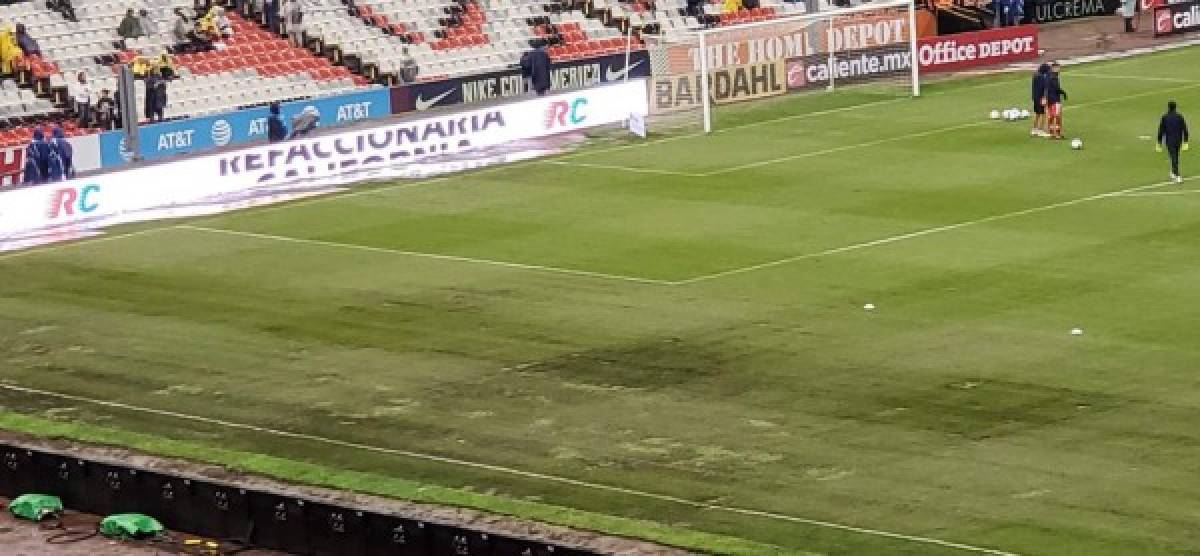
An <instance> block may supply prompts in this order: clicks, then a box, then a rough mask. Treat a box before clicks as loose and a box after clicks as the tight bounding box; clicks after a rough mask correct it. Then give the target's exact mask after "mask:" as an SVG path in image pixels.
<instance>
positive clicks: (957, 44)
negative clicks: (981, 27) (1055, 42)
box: [917, 25, 1038, 72]
mask: <svg viewBox="0 0 1200 556" xmlns="http://www.w3.org/2000/svg"><path fill="white" fill-rule="evenodd" d="M1037 57H1038V28H1037V26H1036V25H1020V26H1017V27H1001V28H999V29H988V30H986V31H975V32H972V33H959V34H956V35H944V36H940V37H926V38H923V39H920V40H918V41H917V59H918V60H919V61H920V63H921V71H922V72H936V71H958V70H964V69H970V68H977V67H981V66H989V65H994V64H1005V63H1011V62H1022V61H1027V60H1036V59H1037Z"/></svg>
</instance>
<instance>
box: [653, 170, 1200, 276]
mask: <svg viewBox="0 0 1200 556" xmlns="http://www.w3.org/2000/svg"><path fill="white" fill-rule="evenodd" d="M1197 177H1200V176H1197ZM1191 179H1195V178H1185V181H1186V180H1191ZM1172 183H1174V182H1172V181H1160V182H1156V183H1151V184H1148V185H1139V186H1136V187H1129V188H1126V189H1122V190H1120V191H1112V192H1109V193H1097V194H1095V195H1088V196H1086V197H1078V198H1075V199H1068V200H1066V201H1059V202H1057V203H1051V204H1049V205H1042V206H1039V207H1031V208H1027V209H1021V210H1016V211H1013V212H1006V213H1003V214H994V215H992V216H986V217H983V218H979V219H976V220H967V221H965V222H957V223H954V224H947V225H945V226H937V227H934V228H926V229H924V230H917V231H915V232H909V233H906V234H900V235H894V236H890V237H884V238H879V239H875V240H871V241H864V242H861V243H852V244H850V245H843V246H842V247H834V248H832V249H826V250H824V251H817V252H814V253H805V254H803V255H796V256H793V257H786V258H783V259H776V260H773V261H767V262H765V263H759V264H756V265H750V266H744V267H741V268H734V269H730V270H726V271H723V272H714V273H712V274H705V275H702V276H696V277H694V278H688V279H686V280H680V281H678V282H676V283H675V284H676V285H681V286H682V285H687V284H694V283H696V282H704V281H707V280H713V279H716V278H724V277H726V276H734V275H737V274H745V273H747V272H753V271H755V270H763V269H766V268H772V267H776V266H781V265H785V264H791V263H794V262H799V261H804V260H808V259H816V258H820V257H827V256H829V255H837V254H839V253H847V252H850V251H858V250H860V249H867V248H869V247H877V246H880V245H889V244H892V243H898V242H901V241H905V240H909V239H916V238H919V237H924V236H928V235H933V234H938V233H941V232H949V231H953V230H958V229H961V228H967V227H970V226H977V225H980V224H987V223H990V222H998V221H1000V220H1008V219H1010V218H1017V217H1019V216H1026V215H1029V214H1037V213H1039V212H1046V211H1049V210H1054V209H1059V208H1063V207H1069V206H1073V205H1078V204H1081V203H1087V202H1090V201H1098V200H1100V199H1111V198H1115V197H1130V196H1133V195H1136V194H1139V193H1140V194H1149V193H1148V192H1147V190H1150V189H1156V188H1159V187H1163V186H1167V185H1171V184H1172ZM1142 192H1146V193H1142ZM1162 193H1168V192H1166V191H1163V192H1162ZM1174 193H1182V191H1179V192H1174Z"/></svg>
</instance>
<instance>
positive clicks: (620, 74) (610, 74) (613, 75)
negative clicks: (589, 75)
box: [604, 60, 645, 81]
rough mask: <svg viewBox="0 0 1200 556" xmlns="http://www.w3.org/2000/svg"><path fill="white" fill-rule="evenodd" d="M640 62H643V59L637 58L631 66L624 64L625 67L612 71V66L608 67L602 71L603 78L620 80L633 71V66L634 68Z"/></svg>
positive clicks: (640, 63)
mask: <svg viewBox="0 0 1200 556" xmlns="http://www.w3.org/2000/svg"><path fill="white" fill-rule="evenodd" d="M642 62H645V60H638V61H637V63H635V64H633V65H632V66H625V69H622V70H618V71H613V69H612V68H608V69H607V70H605V71H604V80H605V81H620V80H622V79H625V76H626V75H628V74H629V72H631V71H633V68H636V67H638V66H640V65H642Z"/></svg>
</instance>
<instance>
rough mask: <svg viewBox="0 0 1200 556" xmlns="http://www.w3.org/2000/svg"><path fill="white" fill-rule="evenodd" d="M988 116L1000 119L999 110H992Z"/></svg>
mask: <svg viewBox="0 0 1200 556" xmlns="http://www.w3.org/2000/svg"><path fill="white" fill-rule="evenodd" d="M988 116H989V117H991V118H992V119H993V120H999V119H1000V111H999V110H992V113H991V114H988Z"/></svg>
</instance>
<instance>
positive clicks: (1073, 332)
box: [1071, 328, 1083, 336]
mask: <svg viewBox="0 0 1200 556" xmlns="http://www.w3.org/2000/svg"><path fill="white" fill-rule="evenodd" d="M1071 335H1072V336H1083V329H1082V328H1072V329H1071Z"/></svg>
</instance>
